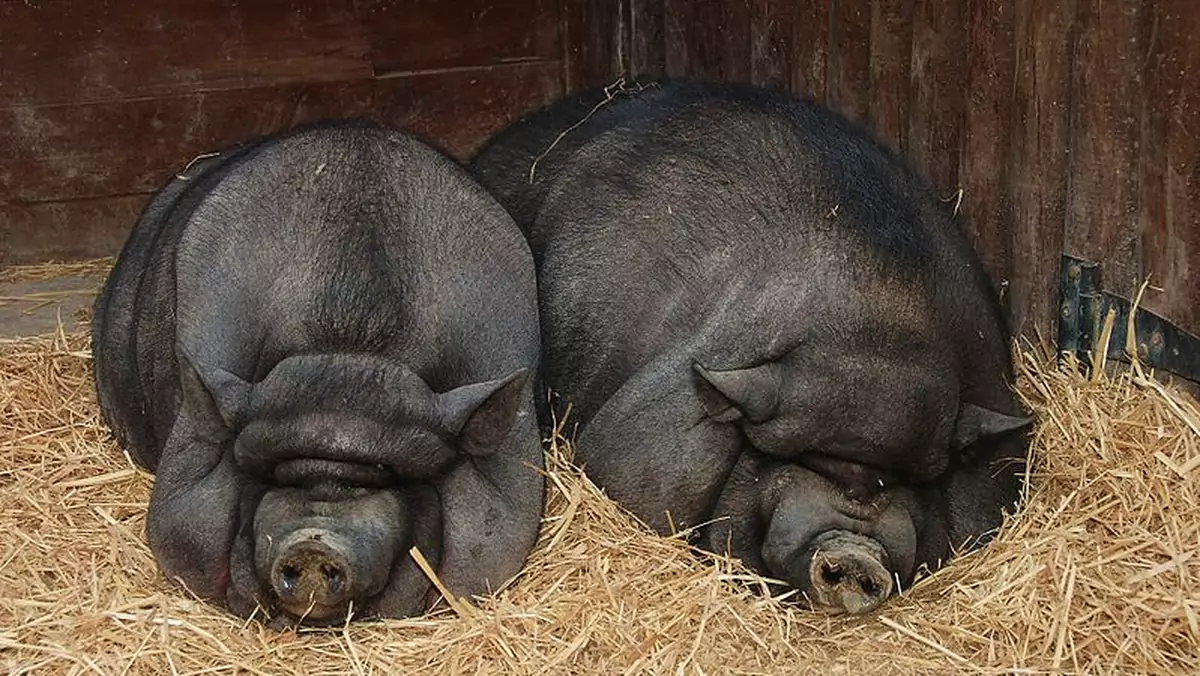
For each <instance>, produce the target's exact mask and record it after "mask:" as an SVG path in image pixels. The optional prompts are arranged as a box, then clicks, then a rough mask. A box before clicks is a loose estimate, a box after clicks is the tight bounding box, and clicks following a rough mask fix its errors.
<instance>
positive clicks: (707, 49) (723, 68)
mask: <svg viewBox="0 0 1200 676" xmlns="http://www.w3.org/2000/svg"><path fill="white" fill-rule="evenodd" d="M664 26H665V28H666V63H667V73H668V74H670V75H674V76H686V77H693V78H702V79H709V80H733V81H743V82H744V81H749V79H750V8H749V6H748V5H747V4H746V1H745V0H666V3H665V6H664Z"/></svg>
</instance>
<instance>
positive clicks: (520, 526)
mask: <svg viewBox="0 0 1200 676" xmlns="http://www.w3.org/2000/svg"><path fill="white" fill-rule="evenodd" d="M528 391H529V389H528V386H527V387H526V389H525V392H527V393H528ZM527 401H529V402H530V404H532V401H533V399H532V397H527ZM531 408H532V406H531V405H527V406H524V407H523V409H522V411H521V413H520V417H519V418H518V420H517V423H516V424H515V425H513V431H512V433H511V434H512V436H511V437H510V438H511V439H513V440H516V439H537V438H538V437H537V431H536V424H535V423H534V420H533V415H532V413H531V411H530V409H531ZM514 447H519V448H521V453H520V454H519V455H516V454H513V455H493V456H482V457H470V458H466V459H464V461H463V462H461V463H460V464H459V465H458V466H457V467H455V468H454V469H453V470H451V471H450V473H449V474H448V475H447V476H446V477H445V478H444V479H443V480H442V481H441V483H440V484H439V485H438V494H439V496H440V497H441V502H442V518H443V522H442V523H443V530H442V558H441V565H440V567H439V568H438V575H439V576H440V577H441V579H442V581H443V582H444V583H445V584H446V586H447V588H449V589H450V591H451V592H452V593H454V594H455V595H457V596H460V597H470V596H474V595H479V594H486V593H490V592H491V591H494V590H496V589H497V588H499V587H500V586H501V585H503V584H504V583H505V582H507V581H508V580H509V578H511V577H512V576H514V575H516V574H517V572H518V571H519V570H520V569H521V566H522V565H523V564H524V562H525V556H526V554H527V553H528V551H529V550H530V548H531V547H532V546H533V543H534V540H535V539H536V538H537V531H538V524H539V523H540V521H541V515H542V499H543V492H544V490H545V482H544V479H543V478H542V475H541V474H539V473H538V470H540V469H541V468H542V461H541V453H542V449H541V444H540V443H536V442H535V443H533V444H531V445H530V446H529V447H523V446H520V445H519V444H516V443H515V441H514Z"/></svg>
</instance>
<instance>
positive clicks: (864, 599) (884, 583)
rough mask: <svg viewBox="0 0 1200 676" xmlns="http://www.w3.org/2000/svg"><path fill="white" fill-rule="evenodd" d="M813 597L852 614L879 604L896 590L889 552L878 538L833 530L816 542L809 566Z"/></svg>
mask: <svg viewBox="0 0 1200 676" xmlns="http://www.w3.org/2000/svg"><path fill="white" fill-rule="evenodd" d="M808 581H809V590H808V594H809V598H810V600H811V601H812V602H813V603H815V604H817V605H820V606H823V607H825V608H828V609H831V610H833V611H842V612H846V613H850V614H858V613H865V612H869V611H871V610H874V609H875V608H878V607H879V605H880V604H881V603H883V602H884V600H886V599H887V598H888V597H889V596H891V594H892V588H893V583H892V575H891V573H889V572H888V555H887V552H886V551H885V550H884V548H883V547H882V546H881V545H880V544H879V543H878V542H876V541H875V540H873V539H871V538H868V537H864V536H862V535H858V534H857V533H850V532H847V531H832V532H830V533H826V534H824V535H823V536H822V537H820V538H818V539H817V542H816V543H814V548H813V550H812V554H811V561H810V563H809V566H808Z"/></svg>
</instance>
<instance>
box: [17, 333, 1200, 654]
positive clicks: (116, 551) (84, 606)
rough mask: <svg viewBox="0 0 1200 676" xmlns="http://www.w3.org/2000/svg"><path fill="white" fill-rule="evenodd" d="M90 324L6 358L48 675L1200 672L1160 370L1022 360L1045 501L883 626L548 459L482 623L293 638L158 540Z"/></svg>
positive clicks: (1196, 610)
mask: <svg viewBox="0 0 1200 676" xmlns="http://www.w3.org/2000/svg"><path fill="white" fill-rule="evenodd" d="M88 360H89V354H88V351H87V340H86V336H85V334H84V333H83V332H82V331H79V330H76V329H74V328H73V329H72V330H71V331H70V332H67V331H60V333H59V334H58V335H55V336H49V337H43V338H39V339H31V340H24V341H19V342H11V343H7V344H0V416H2V417H0V531H2V532H3V533H4V535H3V539H2V540H0V668H3V669H4V670H5V671H7V672H9V673H16V674H21V673H38V674H58V673H64V674H66V673H70V674H77V673H78V674H82V673H97V674H116V673H128V674H165V673H178V674H199V673H205V674H209V673H211V674H233V673H239V674H240V673H252V674H368V673H393V672H396V673H447V674H455V673H487V674H493V673H495V674H501V673H516V674H532V673H546V674H560V673H578V674H599V673H655V674H657V673H680V674H725V673H729V674H763V673H846V674H858V673H901V674H903V673H973V672H976V673H999V672H1005V673H1011V672H1014V671H1018V672H1023V673H1033V672H1059V673H1168V672H1177V673H1185V672H1192V673H1195V672H1196V671H1197V670H1198V669H1200V666H1198V663H1200V657H1198V655H1200V621H1198V616H1200V553H1198V552H1200V506H1198V498H1200V495H1198V490H1200V489H1198V488H1197V486H1198V485H1200V481H1198V479H1200V413H1198V411H1197V409H1198V407H1197V406H1196V405H1195V403H1194V402H1192V401H1190V400H1188V399H1187V398H1186V397H1182V396H1178V395H1175V394H1173V393H1172V392H1171V391H1169V390H1167V389H1165V388H1162V387H1161V386H1159V385H1158V384H1157V383H1155V382H1154V381H1152V380H1149V379H1147V378H1144V377H1142V376H1139V375H1136V374H1131V373H1126V374H1124V375H1120V376H1117V377H1111V378H1104V377H1101V378H1098V379H1095V380H1089V379H1087V378H1084V377H1082V376H1080V375H1077V374H1075V373H1071V372H1068V371H1062V370H1058V369H1056V368H1054V367H1053V366H1052V362H1050V361H1048V360H1045V359H1044V358H1042V357H1038V356H1035V355H1034V354H1032V353H1030V352H1025V353H1023V354H1021V355H1020V364H1019V366H1020V371H1021V376H1022V377H1021V391H1022V394H1023V396H1025V397H1026V398H1027V401H1028V403H1029V404H1030V406H1031V407H1032V408H1034V409H1035V410H1036V411H1037V413H1038V414H1039V416H1040V420H1041V422H1040V425H1039V429H1038V432H1037V436H1036V441H1035V451H1034V452H1035V454H1036V459H1037V462H1036V465H1035V468H1036V470H1035V474H1034V476H1033V478H1032V488H1031V491H1030V496H1029V500H1028V504H1027V508H1026V509H1025V510H1024V511H1023V512H1021V513H1020V514H1018V515H1016V516H1015V517H1012V518H1010V519H1009V520H1008V521H1007V523H1006V524H1005V526H1004V528H1003V530H1002V532H1001V534H1000V536H999V538H998V540H997V541H995V542H994V543H993V544H992V545H990V546H989V547H988V548H986V549H985V550H983V551H981V552H977V553H975V554H972V555H969V556H966V557H964V558H961V559H959V560H957V561H955V562H954V563H952V564H951V565H950V566H948V567H947V568H945V569H943V570H942V571H941V572H939V573H937V574H936V575H934V576H932V577H930V578H927V579H925V580H923V581H921V582H920V583H919V584H917V585H916V586H915V587H914V588H913V589H910V590H908V591H906V592H905V593H904V595H903V596H901V597H899V598H896V599H893V600H892V601H891V602H889V603H888V604H887V605H886V606H885V607H884V609H882V610H881V611H880V612H878V613H875V614H873V615H869V616H866V617H859V618H848V619H847V618H841V619H838V618H827V617H823V616H820V615H816V614H813V613H811V612H807V611H805V610H803V609H800V608H797V607H795V606H793V605H790V604H789V603H788V602H787V601H780V600H778V599H770V598H765V597H763V596H762V594H761V593H760V592H759V591H758V588H759V582H758V581H757V580H756V578H755V577H754V576H752V575H748V574H746V572H745V571H743V570H742V569H740V568H739V567H738V565H737V564H736V563H735V562H731V561H726V560H720V559H718V560H715V561H714V560H710V561H707V562H706V561H702V560H700V558H698V557H697V555H696V554H695V553H693V552H691V551H690V550H689V549H688V547H687V546H686V545H685V544H684V543H682V542H681V541H679V540H678V539H666V538H658V537H655V536H652V535H650V534H648V533H647V532H646V531H645V530H644V529H642V528H641V527H640V526H638V524H636V523H635V522H634V521H633V520H632V519H630V518H628V517H627V516H626V515H624V514H623V513H622V512H621V511H620V510H619V509H618V508H616V507H615V506H614V505H613V504H612V503H611V502H609V501H607V500H606V499H605V498H603V497H602V496H601V494H600V493H599V492H598V491H597V490H596V489H595V488H594V487H593V486H591V485H590V484H589V483H588V482H587V481H586V479H585V478H583V477H581V476H580V475H579V474H578V473H577V472H576V471H575V470H573V469H572V468H571V467H570V466H569V464H568V463H567V458H568V457H569V450H568V449H567V448H566V446H565V444H563V443H562V440H561V439H559V440H557V441H556V443H554V444H553V445H552V447H551V448H550V450H549V452H548V456H549V460H550V473H549V487H550V490H549V498H548V505H547V512H546V517H545V520H544V525H543V529H542V534H541V539H540V542H539V544H538V546H537V549H536V550H535V552H534V554H533V556H532V558H531V560H530V561H529V563H528V565H527V567H526V570H525V572H524V573H523V574H522V575H521V576H520V577H519V578H518V579H517V580H516V581H515V582H514V583H513V584H512V585H511V586H509V587H508V588H507V589H504V590H502V591H501V592H500V593H499V594H498V595H497V596H496V597H494V598H492V599H489V600H486V601H485V602H483V603H482V604H481V605H480V606H465V607H463V608H460V610H459V614H456V613H455V612H454V611H449V610H448V611H445V612H444V613H442V614H441V615H438V616H435V617H430V618H423V619H419V620H411V621H389V622H382V623H364V624H351V625H349V626H347V627H343V628H340V629H336V630H323V631H303V632H300V633H295V632H285V633H276V632H274V631H271V630H268V629H265V628H263V627H262V626H260V625H258V624H257V623H246V622H244V621H242V620H238V619H236V618H233V617H231V616H228V615H226V614H225V613H224V612H223V611H221V610H220V609H217V608H214V607H210V606H208V605H206V604H203V603H199V602H196V601H194V600H191V599H189V598H188V597H187V596H186V595H185V594H184V593H183V592H181V591H180V590H178V589H177V588H175V587H174V586H172V585H171V584H169V583H167V582H166V581H165V580H164V579H163V578H162V577H161V576H160V575H159V573H158V572H157V570H156V568H155V566H154V562H153V560H152V558H151V556H150V553H149V551H148V549H147V547H146V544H145V539H144V535H143V530H142V529H143V523H144V510H145V503H146V499H147V496H148V492H149V489H150V485H151V477H149V476H147V475H145V474H144V473H141V472H139V471H138V470H136V469H133V467H132V465H131V464H130V463H129V461H128V460H127V459H126V458H125V457H124V456H123V454H122V453H121V452H120V451H119V450H118V449H117V448H116V447H115V445H114V444H113V442H112V441H111V439H110V438H109V437H108V436H107V433H106V432H105V431H104V430H103V429H102V427H101V426H100V425H99V423H98V417H97V409H96V404H95V399H94V395H93V391H92V383H91V380H90V376H89V374H88V370H89V369H88V366H89V364H88Z"/></svg>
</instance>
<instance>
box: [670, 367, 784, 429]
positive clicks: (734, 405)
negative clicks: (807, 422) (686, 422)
mask: <svg viewBox="0 0 1200 676" xmlns="http://www.w3.org/2000/svg"><path fill="white" fill-rule="evenodd" d="M692 370H693V371H695V372H696V374H697V375H699V376H700V381H699V383H698V384H699V385H700V403H701V405H703V406H704V412H705V413H706V414H708V417H710V418H712V419H713V420H716V421H718V422H732V421H734V420H739V419H742V418H745V419H746V420H749V421H750V422H763V421H764V420H768V419H770V418H771V417H772V416H774V415H775V412H776V411H778V410H779V386H780V373H779V365H778V364H776V363H774V362H768V363H766V364H762V365H760V366H754V367H751V368H747V369H734V370H731V371H714V370H712V369H708V368H705V367H704V366H703V365H702V364H700V363H699V362H693V363H692Z"/></svg>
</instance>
